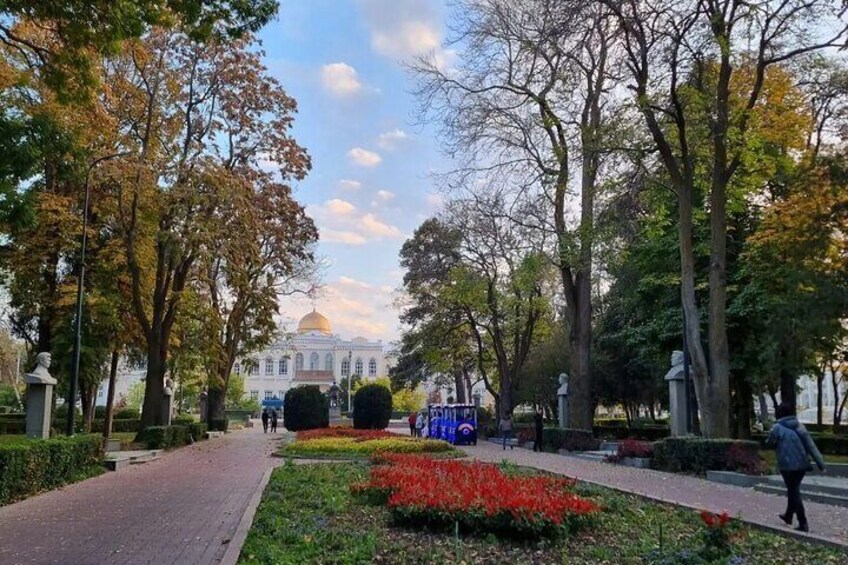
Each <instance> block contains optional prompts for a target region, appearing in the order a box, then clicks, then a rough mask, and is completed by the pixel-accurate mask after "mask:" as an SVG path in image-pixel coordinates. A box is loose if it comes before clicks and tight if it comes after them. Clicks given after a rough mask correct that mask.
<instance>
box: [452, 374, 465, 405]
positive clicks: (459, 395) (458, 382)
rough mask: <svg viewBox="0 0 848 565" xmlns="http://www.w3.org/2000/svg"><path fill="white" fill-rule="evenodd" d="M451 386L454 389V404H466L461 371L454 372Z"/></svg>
mask: <svg viewBox="0 0 848 565" xmlns="http://www.w3.org/2000/svg"><path fill="white" fill-rule="evenodd" d="M453 385H454V388H455V389H456V403H457V404H465V403H466V402H468V400H467V398H466V394H465V380H464V379H463V375H462V372H461V371H457V370H454V372H453Z"/></svg>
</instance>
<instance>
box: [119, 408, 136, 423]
mask: <svg viewBox="0 0 848 565" xmlns="http://www.w3.org/2000/svg"><path fill="white" fill-rule="evenodd" d="M113 418H115V419H116V420H139V419H141V412H140V411H139V410H138V408H121V409H120V410H117V411H115V415H114V416H113Z"/></svg>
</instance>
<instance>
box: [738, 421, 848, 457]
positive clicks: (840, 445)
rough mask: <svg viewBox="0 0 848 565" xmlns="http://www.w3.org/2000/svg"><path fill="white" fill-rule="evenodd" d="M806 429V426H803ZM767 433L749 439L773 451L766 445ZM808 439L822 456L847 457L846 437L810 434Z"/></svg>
mask: <svg viewBox="0 0 848 565" xmlns="http://www.w3.org/2000/svg"><path fill="white" fill-rule="evenodd" d="M804 427H805V428H806V427H807V424H804ZM767 437H768V432H765V433H755V434H751V439H752V440H754V441H756V442H758V443H759V444H760V446H761V447H762V449H769V450H774V446H773V445H766V444H765V442H766V438H767ZM810 437H811V438H813V441H814V442H815V443H816V447H818V448H819V451H821V453H822V455H847V456H848V436H846V435H843V434H839V435H834V434H831V433H819V432H810Z"/></svg>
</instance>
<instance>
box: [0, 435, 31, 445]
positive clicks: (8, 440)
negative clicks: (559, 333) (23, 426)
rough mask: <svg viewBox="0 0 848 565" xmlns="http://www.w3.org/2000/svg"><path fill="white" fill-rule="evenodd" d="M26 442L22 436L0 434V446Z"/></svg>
mask: <svg viewBox="0 0 848 565" xmlns="http://www.w3.org/2000/svg"><path fill="white" fill-rule="evenodd" d="M25 441H27V437H26V435H24V434H0V444H12V443H21V442H25Z"/></svg>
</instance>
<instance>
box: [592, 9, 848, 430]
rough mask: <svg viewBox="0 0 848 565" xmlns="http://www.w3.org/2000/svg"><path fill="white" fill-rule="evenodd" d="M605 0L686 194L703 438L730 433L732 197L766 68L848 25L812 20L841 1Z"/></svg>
mask: <svg viewBox="0 0 848 565" xmlns="http://www.w3.org/2000/svg"><path fill="white" fill-rule="evenodd" d="M602 2H603V4H604V5H606V6H607V7H608V8H609V9H610V10H611V11H612V12H613V13H614V14H615V16H616V18H617V19H618V22H619V25H620V30H621V32H622V34H623V38H624V39H623V40H624V49H625V53H626V58H627V67H628V70H629V71H630V75H631V78H632V85H631V89H632V91H633V93H634V96H635V103H636V106H637V108H638V110H639V112H640V113H641V114H642V116H643V118H644V123H645V125H646V126H647V128H648V130H649V132H650V135H651V138H652V139H653V142H654V144H655V145H656V148H657V152H658V155H659V161H660V163H661V164H662V165H663V167H664V169H665V173H666V174H667V176H668V179H669V181H670V184H671V186H672V188H673V190H674V191H675V192H676V194H677V197H678V228H679V249H680V259H681V264H680V268H681V298H682V303H683V310H684V312H685V329H686V337H687V343H688V348H689V353H690V358H691V360H692V368H693V379H694V383H695V390H696V393H697V396H698V404H699V408H700V414H701V417H702V420H703V427H702V431H703V432H704V434H705V435H706V436H707V437H726V436H728V435H729V431H730V420H729V402H730V394H729V387H730V370H731V366H730V353H729V346H728V337H727V235H728V232H727V226H728V215H727V214H728V202H729V199H730V198H731V196H732V194H733V191H734V190H736V183H737V182H738V180H739V179H738V176H739V174H740V171H741V170H742V169H743V168H744V165H745V163H746V157H747V153H746V152H747V150H748V149H749V147H750V146H749V142H750V132H751V130H752V129H753V126H754V124H755V123H756V119H755V118H754V116H755V114H756V109H757V106H758V103H759V102H760V101H761V98H762V95H763V84H764V82H765V80H766V75H767V72H768V71H769V69H770V68H771V67H774V66H776V65H779V64H782V63H786V62H787V61H790V60H792V59H793V58H795V57H797V56H799V55H802V54H804V53H809V52H813V51H817V50H820V49H823V48H826V47H828V46H832V45H836V44H838V43H839V42H840V40H841V38H842V37H843V35H844V33H845V26H844V25H843V24H837V30H838V31H837V32H835V33H834V34H833V35H831V36H827V37H823V38H822V37H817V36H816V35H815V34H812V33H807V30H809V29H812V28H818V29H824V27H823V26H821V23H822V22H823V21H826V20H829V19H830V21H833V20H836V21H838V17H839V13H840V11H841V6H840V4H839V3H837V2H831V1H828V0H818V1H812V2H807V1H802V0H797V1H796V0H790V1H787V2H779V3H778V2H774V3H772V2H766V3H761V4H756V5H755V4H750V3H748V2H743V1H742V0H709V1H707V2H701V1H694V0H693V1H692V2H684V3H680V2H660V3H651V4H644V3H640V2H636V1H633V0H624V1H622V0H602ZM746 65H747V66H748V67H747V69H750V72H748V71H747V70H745V69H746ZM746 74H748V76H750V78H751V80H742V81H740V80H739V78H738V77H740V75H742V76H743V77H744V75H746ZM734 81H736V83H737V84H736V87H735V88H734ZM743 85H744V86H743ZM693 93H695V94H696V99H695V102H697V106H699V107H703V108H704V109H705V110H707V111H706V112H704V113H702V114H700V115H693V114H692V111H691V110H692V101H693V99H692V94H693ZM703 118H706V124H705V125H706V131H707V132H708V133H709V136H708V137H706V138H705V137H704V136H703V133H702V131H703V130H702V129H700V128H699V127H697V126H695V127H693V125H694V124H693V122H697V121H698V120H703ZM702 123H704V122H702ZM705 139H708V140H709V142H708V143H704V141H703V140H705ZM701 178H704V179H705V182H704V183H700V179H701ZM701 191H703V193H706V194H707V202H708V209H709V226H710V247H709V249H710V271H709V273H710V274H709V289H708V300H707V308H706V310H707V318H708V320H707V338H708V339H707V343H708V347H707V351H706V352H705V348H704V346H703V342H702V339H701V317H700V310H699V307H698V302H697V300H696V296H695V250H694V247H693V229H694V224H693V210H694V207H695V202H696V199H697V197H698V194H701V193H702V192H701Z"/></svg>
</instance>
